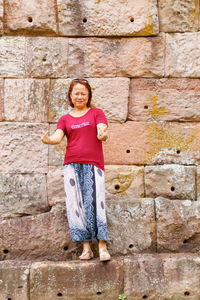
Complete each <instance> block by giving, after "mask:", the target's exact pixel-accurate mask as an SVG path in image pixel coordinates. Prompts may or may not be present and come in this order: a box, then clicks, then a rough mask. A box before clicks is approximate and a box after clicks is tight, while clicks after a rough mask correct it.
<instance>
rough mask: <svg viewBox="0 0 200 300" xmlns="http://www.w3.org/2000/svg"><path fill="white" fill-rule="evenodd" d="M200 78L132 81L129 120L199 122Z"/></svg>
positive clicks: (140, 79)
mask: <svg viewBox="0 0 200 300" xmlns="http://www.w3.org/2000/svg"><path fill="white" fill-rule="evenodd" d="M199 86H200V80H199V79H191V78H162V79H150V78H149V79H146V78H134V79H132V80H131V88H130V101H129V114H128V119H129V120H133V121H155V120H156V121H192V122H195V121H196V122H197V121H200V110H199V101H200V87H199Z"/></svg>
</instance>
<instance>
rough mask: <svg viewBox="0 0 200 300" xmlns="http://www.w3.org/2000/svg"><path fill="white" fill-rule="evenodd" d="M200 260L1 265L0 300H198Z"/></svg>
mask: <svg viewBox="0 0 200 300" xmlns="http://www.w3.org/2000/svg"><path fill="white" fill-rule="evenodd" d="M199 277H200V256H199V255H198V254H189V253H188V254H186V253H181V254H180V253H179V254H172V253H165V254H135V255H133V256H126V257H119V258H117V259H112V260H111V261H109V262H100V261H99V259H97V258H96V259H93V260H90V261H80V260H74V261H70V262H67V261H58V262H52V261H41V262H30V261H24V262H20V261H2V262H0V300H5V299H13V300H55V299H63V300H68V299H70V300H96V299H106V300H117V299H119V300H120V299H123V300H125V299H127V300H129V299H130V300H132V299H134V300H141V299H151V300H172V299H173V300H175V299H179V300H183V299H190V300H191V299H192V300H197V299H199V294H200V285H199Z"/></svg>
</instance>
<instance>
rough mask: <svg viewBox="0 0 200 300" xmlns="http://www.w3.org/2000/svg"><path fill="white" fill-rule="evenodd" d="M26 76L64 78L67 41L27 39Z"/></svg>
mask: <svg viewBox="0 0 200 300" xmlns="http://www.w3.org/2000/svg"><path fill="white" fill-rule="evenodd" d="M26 74H27V75H28V76H30V77H43V78H45V77H66V76H67V74H68V39H67V38H62V37H28V38H27V43H26Z"/></svg>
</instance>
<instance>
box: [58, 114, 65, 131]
mask: <svg viewBox="0 0 200 300" xmlns="http://www.w3.org/2000/svg"><path fill="white" fill-rule="evenodd" d="M56 129H62V131H63V132H64V133H65V134H66V126H65V122H64V119H63V117H61V118H60V119H59V120H58V123H57V126H56Z"/></svg>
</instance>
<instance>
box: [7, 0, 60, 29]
mask: <svg viewBox="0 0 200 300" xmlns="http://www.w3.org/2000/svg"><path fill="white" fill-rule="evenodd" d="M5 28H6V29H5V32H6V33H7V34H14V33H15V34H16V33H17V34H20V35H23V34H42V33H43V34H46V35H48V34H52V33H56V31H57V24H56V7H55V2H54V1H50V0H43V1H41V0H28V1H27V0H14V1H13V0H7V1H6V2H5Z"/></svg>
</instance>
